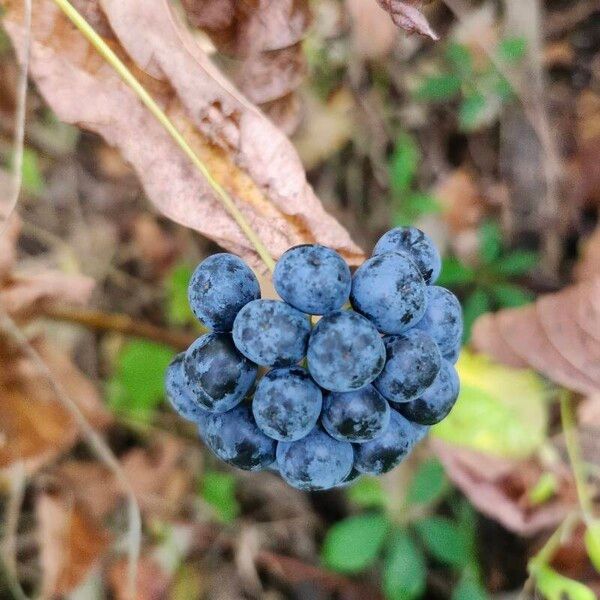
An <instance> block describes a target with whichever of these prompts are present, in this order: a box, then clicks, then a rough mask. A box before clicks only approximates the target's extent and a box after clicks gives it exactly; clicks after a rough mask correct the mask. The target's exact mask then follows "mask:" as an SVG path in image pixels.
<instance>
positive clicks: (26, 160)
mask: <svg viewBox="0 0 600 600" xmlns="http://www.w3.org/2000/svg"><path fill="white" fill-rule="evenodd" d="M21 173H22V175H23V189H24V190H25V191H26V192H27V193H29V194H31V195H32V196H39V195H40V194H41V193H42V192H43V191H44V186H45V183H44V178H43V176H42V172H41V170H40V162H39V158H38V155H37V154H36V153H35V152H34V151H33V150H30V149H29V148H24V149H23V167H22V170H21Z"/></svg>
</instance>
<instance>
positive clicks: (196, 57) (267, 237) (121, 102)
mask: <svg viewBox="0 0 600 600" xmlns="http://www.w3.org/2000/svg"><path fill="white" fill-rule="evenodd" d="M101 6H102V8H103V9H104V12H105V14H106V16H107V17H108V20H109V22H110V25H111V27H112V30H113V31H114V34H115V35H116V36H117V38H118V39H119V41H120V42H121V44H122V45H123V48H120V47H119V45H118V42H117V40H116V39H112V40H110V42H111V44H112V45H113V47H114V48H115V50H116V51H117V52H120V53H121V54H123V52H122V50H125V51H126V52H127V53H128V54H129V56H130V58H131V59H132V60H133V61H134V63H136V65H137V66H138V67H139V69H143V72H142V71H140V70H137V75H138V76H139V77H140V79H142V80H143V83H144V84H145V85H146V87H147V88H148V89H150V91H151V92H152V93H153V94H154V96H155V98H157V100H158V101H159V102H160V103H161V104H162V105H163V107H164V109H165V110H166V112H167V114H168V115H169V117H170V118H171V119H172V120H173V122H174V123H175V125H176V126H177V127H178V128H179V129H180V131H181V132H182V133H183V135H184V136H185V137H186V139H187V140H188V141H189V142H190V144H191V146H192V147H193V148H194V150H195V151H196V152H197V153H198V155H199V156H200V158H201V159H202V160H203V161H204V162H205V164H206V165H207V166H208V168H209V170H210V171H211V173H212V174H213V176H214V177H215V178H216V179H217V180H218V181H219V182H220V183H221V184H222V185H223V186H224V187H225V188H226V189H227V191H228V192H229V193H230V194H231V196H232V198H233V199H234V202H235V203H236V204H237V206H238V208H239V209H240V210H241V211H242V212H243V213H244V215H245V217H246V218H247V219H248V221H249V222H250V224H251V225H252V226H253V228H254V229H255V231H257V232H258V234H259V235H260V237H261V238H262V240H263V242H264V243H265V245H266V246H267V248H268V249H269V251H270V252H271V254H272V255H273V256H274V257H275V258H277V257H279V256H280V255H281V254H282V253H283V252H284V251H285V250H286V249H287V248H289V247H290V246H293V245H296V244H300V243H307V242H319V243H322V244H324V245H327V246H331V247H334V248H336V249H337V250H338V251H340V252H341V253H342V255H343V256H344V257H345V258H346V259H347V260H348V261H349V262H350V263H351V264H357V263H360V262H361V261H362V259H363V253H362V252H361V250H360V249H359V248H358V247H357V246H356V245H355V244H354V243H353V242H352V240H351V239H350V237H349V235H348V233H347V232H346V231H345V230H344V229H343V227H342V226H341V225H340V224H339V223H337V221H335V219H333V218H332V217H331V216H329V215H328V214H327V213H325V211H324V210H323V207H322V205H321V204H320V202H319V200H318V199H317V197H316V196H315V194H314V192H313V190H312V188H311V187H310V186H309V185H308V183H307V181H306V175H305V173H304V170H303V168H302V165H301V163H300V160H299V158H298V156H297V154H296V152H295V151H294V149H293V147H292V146H291V144H290V142H289V140H287V138H286V137H285V136H284V135H283V134H282V133H281V132H280V131H278V130H277V129H276V128H275V127H274V126H273V125H272V124H271V123H270V122H269V121H268V120H267V119H266V118H265V117H264V116H263V115H262V114H261V113H260V112H259V111H257V110H256V108H255V107H253V106H252V105H251V104H250V103H249V102H248V101H247V100H246V99H245V98H244V97H243V96H241V95H240V94H239V93H238V92H237V91H236V89H235V88H234V87H233V86H232V85H231V84H230V83H229V82H228V81H227V80H226V79H225V78H224V77H223V76H222V74H221V73H220V72H219V71H218V70H217V68H216V67H215V66H214V65H213V64H212V63H211V62H210V60H209V59H208V58H207V57H206V55H205V54H203V52H202V51H201V50H200V48H199V47H198V46H197V45H196V44H195V42H194V40H193V38H192V36H191V34H190V33H189V32H187V31H186V30H184V29H183V28H181V27H178V26H177V24H176V23H175V21H174V17H173V15H172V14H171V12H170V10H169V7H168V5H167V3H164V2H163V1H162V0H149V1H148V2H145V3H143V4H139V3H122V2H116V1H114V0H104V1H103V2H102V3H101ZM4 24H5V27H6V29H7V31H8V33H9V35H10V37H11V39H12V41H13V43H14V44H15V47H16V48H17V49H21V48H22V46H23V44H22V40H23V30H22V25H21V2H19V1H17V0H14V1H12V2H10V3H8V10H7V13H6V15H5V17H4ZM32 36H33V39H32V48H31V74H32V76H33V78H34V79H35V81H36V83H37V85H38V89H39V90H40V91H41V93H42V95H43V96H44V97H45V99H46V100H47V101H48V103H49V104H50V106H51V107H52V108H53V110H54V111H55V112H56V114H57V115H58V117H59V118H60V119H62V120H64V121H66V122H69V123H75V124H78V125H79V126H81V127H84V128H86V129H91V130H92V131H95V132H97V133H99V134H100V135H102V136H103V137H104V138H105V139H106V140H107V142H108V143H109V144H111V145H114V146H116V147H118V148H119V149H120V151H121V152H122V153H123V155H124V157H125V158H126V159H127V160H128V161H129V162H130V163H131V164H132V165H133V167H134V169H135V170H136V172H137V174H138V176H139V178H140V180H141V182H142V184H143V185H144V188H145V191H146V193H147V195H148V197H149V198H150V199H151V200H152V201H153V203H154V204H155V206H156V207H157V208H158V209H159V210H160V211H161V212H163V213H164V214H165V215H166V216H168V217H169V218H171V219H173V220H174V221H176V222H178V223H181V224H183V225H185V226H187V227H191V228H193V229H196V230H197V231H199V232H200V233H202V234H203V235H206V236H207V237H209V238H211V239H213V240H215V241H216V242H217V243H219V244H220V245H222V246H223V247H225V248H227V249H228V250H231V251H232V252H235V253H237V254H239V255H241V256H243V257H244V258H247V259H248V260H249V261H250V262H251V264H252V265H253V266H254V267H256V268H257V269H259V270H264V267H263V266H261V265H260V262H259V260H258V257H257V255H256V253H255V251H254V250H253V249H252V247H251V245H250V243H249V242H248V240H247V239H246V238H245V236H244V235H243V234H242V232H241V230H240V229H239V228H238V226H237V225H236V224H235V223H234V221H233V220H232V219H231V218H230V217H229V215H228V214H227V213H226V211H225V210H224V209H223V208H222V206H221V204H220V203H219V202H218V201H217V200H216V198H215V196H214V194H213V192H212V190H211V189H210V188H209V186H208V184H207V182H206V181H205V180H204V179H203V178H202V177H201V176H200V175H199V174H198V173H197V172H196V171H195V170H194V169H193V168H192V165H191V164H190V162H189V160H188V159H187V157H186V156H184V154H183V153H182V152H181V151H180V150H179V148H178V147H177V146H176V145H175V144H174V143H173V142H172V141H171V139H170V138H169V137H168V136H167V134H166V133H165V132H164V130H163V129H162V127H161V126H160V125H159V124H158V123H156V122H155V120H154V119H153V118H152V117H151V115H150V113H149V112H148V111H147V109H146V108H145V107H143V106H142V105H141V104H140V102H139V101H138V100H137V98H136V97H135V96H134V94H133V93H132V92H131V91H130V90H129V89H128V88H127V87H126V86H125V85H124V84H123V83H122V82H121V80H120V79H119V78H118V76H117V75H116V74H115V73H114V72H113V71H112V70H111V69H110V67H108V66H107V65H106V64H104V63H103V61H102V59H100V58H99V57H98V56H97V55H96V54H95V53H94V51H93V50H92V48H91V47H90V46H89V44H88V43H87V41H86V40H85V39H84V38H83V37H82V36H81V34H80V33H79V32H78V31H76V30H75V29H74V28H73V27H72V26H71V25H70V23H68V22H67V20H66V18H65V17H64V16H63V15H62V13H60V11H59V10H58V9H57V8H56V6H55V5H54V3H53V2H51V1H50V0H42V4H41V5H40V6H39V7H38V10H36V11H35V14H34V18H33V28H32Z"/></svg>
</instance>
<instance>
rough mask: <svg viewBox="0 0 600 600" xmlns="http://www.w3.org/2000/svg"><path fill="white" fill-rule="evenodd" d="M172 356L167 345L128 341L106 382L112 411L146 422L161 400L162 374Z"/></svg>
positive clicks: (162, 392)
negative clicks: (113, 371)
mask: <svg viewBox="0 0 600 600" xmlns="http://www.w3.org/2000/svg"><path fill="white" fill-rule="evenodd" d="M173 354H174V353H173V350H172V349H171V348H169V347H168V346H163V345H161V344H156V343H154V342H148V341H145V340H132V341H131V342H128V343H127V344H126V345H125V346H124V347H123V349H122V350H121V352H120V354H119V356H118V358H117V364H116V368H115V373H114V375H113V377H112V378H111V380H110V381H109V386H108V401H109V404H110V406H111V407H112V408H113V410H115V411H117V412H121V413H124V414H127V415H128V416H131V417H133V418H138V419H142V420H147V419H149V418H150V417H151V416H152V413H153V412H154V410H155V408H156V407H157V406H158V405H159V404H160V402H161V401H162V399H163V397H164V378H165V371H166V369H167V366H168V365H169V363H170V362H171V359H172V358H173Z"/></svg>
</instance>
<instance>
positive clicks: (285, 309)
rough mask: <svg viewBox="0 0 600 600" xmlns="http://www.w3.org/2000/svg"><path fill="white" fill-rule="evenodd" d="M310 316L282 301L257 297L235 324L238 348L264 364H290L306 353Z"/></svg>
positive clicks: (246, 307)
mask: <svg viewBox="0 0 600 600" xmlns="http://www.w3.org/2000/svg"><path fill="white" fill-rule="evenodd" d="M309 335H310V321H309V319H308V316H307V315H305V314H304V313H301V312H300V311H299V310H296V309H295V308H292V307H291V306H289V305H287V304H286V303H285V302H280V301H279V300H254V301H253V302H250V303H248V304H246V306H244V308H242V310H241V311H240V312H239V314H238V316H237V317H236V319H235V322H234V324H233V340H234V341H235V345H236V346H237V349H238V350H239V351H240V352H241V353H242V354H243V355H244V356H246V357H248V358H249V359H250V360H251V361H253V362H255V363H256V364H258V365H262V366H263V367H287V366H290V365H293V364H296V363H298V362H299V361H300V360H302V359H303V358H304V356H305V355H306V344H307V343H308V336H309Z"/></svg>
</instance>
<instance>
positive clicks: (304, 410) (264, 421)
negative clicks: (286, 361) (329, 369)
mask: <svg viewBox="0 0 600 600" xmlns="http://www.w3.org/2000/svg"><path fill="white" fill-rule="evenodd" d="M322 404H323V398H322V394H321V390H320V389H319V386H318V385H316V384H315V382H314V381H313V380H312V379H311V378H310V375H309V374H308V372H307V371H306V370H305V369H303V368H301V367H284V368H281V369H273V370H271V371H269V372H268V373H267V374H266V375H265V376H264V377H263V378H262V379H261V380H260V383H259V384H258V386H257V387H256V391H255V392H254V400H253V401H252V412H253V413H254V418H255V420H256V424H257V425H258V427H259V428H260V429H261V430H262V431H263V432H264V433H266V434H267V435H268V436H269V437H271V438H273V439H274V440H278V441H284V442H293V441H295V440H299V439H300V438H302V437H304V436H305V435H306V434H307V433H309V432H310V431H311V430H312V428H313V427H314V426H315V425H316V423H317V421H318V420H319V415H320V414H321V406H322Z"/></svg>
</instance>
